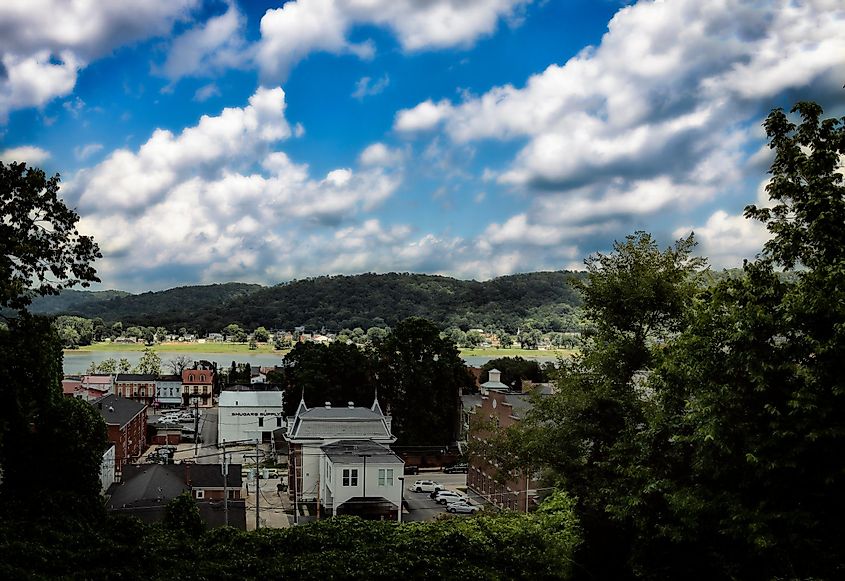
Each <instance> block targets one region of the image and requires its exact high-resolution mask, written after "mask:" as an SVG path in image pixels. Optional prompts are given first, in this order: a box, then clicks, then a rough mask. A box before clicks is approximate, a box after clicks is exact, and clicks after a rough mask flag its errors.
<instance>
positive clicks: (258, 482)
mask: <svg viewBox="0 0 845 581" xmlns="http://www.w3.org/2000/svg"><path fill="white" fill-rule="evenodd" d="M260 442H261V438H255V530H258V527H259V521H258V499H259V498H260V496H261V475H260V474H258V444H259V443H260Z"/></svg>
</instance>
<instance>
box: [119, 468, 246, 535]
mask: <svg viewBox="0 0 845 581" xmlns="http://www.w3.org/2000/svg"><path fill="white" fill-rule="evenodd" d="M242 486H243V481H242V477H241V465H240V464H230V465H229V467H228V477H227V478H226V487H225V488H224V483H223V466H222V465H221V464H139V465H134V466H127V467H126V470H125V471H124V474H123V478H122V479H121V482H119V483H116V484H114V485H113V486H112V487H111V488H110V489H109V495H110V498H109V500H108V502H107V504H106V508H108V510H110V511H113V512H119V513H123V514H127V515H131V516H134V517H137V518H140V519H141V520H143V521H144V522H159V521H161V520H162V519H163V518H164V515H165V512H166V508H167V503H168V502H170V501H171V500H173V499H174V498H176V497H177V496H179V495H180V494H182V493H183V492H190V493H191V495H192V496H193V497H194V499H195V500H196V503H197V507H198V508H199V511H200V516H202V518H203V520H204V521H205V522H206V524H207V525H209V526H211V527H218V526H223V525H224V524H225V520H226V516H225V513H224V511H223V506H222V502H221V501H222V500H223V498H224V489H226V490H227V491H228V497H229V502H228V506H229V510H228V512H229V518H228V521H229V526H233V527H235V528H239V529H241V530H246V504H245V502H244V501H243V499H242V498H241V488H242Z"/></svg>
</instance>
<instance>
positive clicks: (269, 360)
mask: <svg viewBox="0 0 845 581" xmlns="http://www.w3.org/2000/svg"><path fill="white" fill-rule="evenodd" d="M156 353H157V354H158V356H159V357H161V362H162V367H163V368H164V369H163V371H165V372H166V370H167V361H168V360H170V359H175V358H176V357H179V356H180V355H187V356H188V357H190V358H191V359H192V360H194V361H200V360H205V361H213V362H215V363H217V367H218V368H223V367H229V366H230V365H232V361H235V362H236V363H249V364H250V366H251V367H257V366H262V365H263V366H268V367H269V366H271V365H280V364H281V363H282V356H281V355H277V354H274V353H194V352H191V353H187V352H185V351H167V350H166V349H156ZM540 353H542V351H540V352H538V354H537V356H536V357H525V358H526V359H535V360H536V361H538V362H540V363H545V362H546V361H557V358H556V357H554V356H550V355H540ZM143 354H144V353H143V351H121V350H119V349H115V350H114V351H76V352H75V351H65V359H64V372H65V373H66V374H67V375H77V374H81V373H85V370H87V369H88V367H89V366H90V365H91V362H94V363H96V364H98V365H99V364H100V363H102V362H103V361H104V360H106V359H109V358H111V359H114V360H115V361H120V360H121V359H122V358H126V359H128V360H129V363H130V364H131V365H132V366H133V367H134V366H135V365H137V364H138V360H140V359H141V356H142V355H143ZM496 358H498V356H496V357H492V356H485V355H470V356H466V357H464V361H466V363H467V365H473V366H476V367H481V366H482V365H484V364H485V363H487V362H488V361H490V360H491V359H496Z"/></svg>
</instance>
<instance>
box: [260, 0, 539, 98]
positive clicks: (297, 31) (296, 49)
mask: <svg viewBox="0 0 845 581" xmlns="http://www.w3.org/2000/svg"><path fill="white" fill-rule="evenodd" d="M530 1H531V0H426V1H425V2H420V1H418V0H294V1H292V2H286V3H285V4H284V6H282V7H281V8H277V9H274V10H268V11H267V12H266V14H265V15H264V17H263V18H262V19H261V41H260V43H259V47H258V53H257V60H258V64H259V67H260V68H261V72H262V76H263V77H264V78H265V80H267V81H268V82H278V81H281V80H284V79H285V78H286V76H287V75H288V73H289V72H290V70H291V68H292V67H293V66H294V65H295V64H296V63H297V62H299V61H301V60H302V59H304V58H305V57H306V56H307V55H308V54H310V53H312V52H317V51H323V52H330V53H334V54H355V55H357V56H359V57H361V58H369V57H371V56H372V55H373V53H374V50H375V48H374V46H373V44H372V42H369V41H364V42H359V43H354V42H352V41H350V40H349V33H350V31H351V30H352V28H353V27H355V26H357V25H365V24H368V25H374V26H380V27H384V28H387V29H388V30H390V31H391V32H392V33H393V34H394V35H396V37H397V39H398V40H399V43H400V44H401V45H402V48H403V49H404V50H406V51H418V50H425V49H434V48H446V47H453V46H468V45H470V44H472V43H473V42H474V41H475V40H476V39H477V38H479V37H481V36H483V35H488V34H491V33H493V32H494V31H495V29H496V26H497V24H498V22H499V20H500V19H502V18H505V19H509V18H512V17H513V16H514V15H515V14H516V13H517V12H518V10H519V9H520V8H521V7H523V6H525V5H526V4H528V3H530Z"/></svg>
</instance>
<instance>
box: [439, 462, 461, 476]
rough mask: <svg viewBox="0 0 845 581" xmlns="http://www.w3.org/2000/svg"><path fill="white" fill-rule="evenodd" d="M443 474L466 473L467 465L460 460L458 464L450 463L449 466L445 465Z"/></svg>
mask: <svg viewBox="0 0 845 581" xmlns="http://www.w3.org/2000/svg"><path fill="white" fill-rule="evenodd" d="M443 473H444V474H466V473H467V465H466V462H461V463H459V464H452V465H451V466H446V467H445V468H444V469H443Z"/></svg>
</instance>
